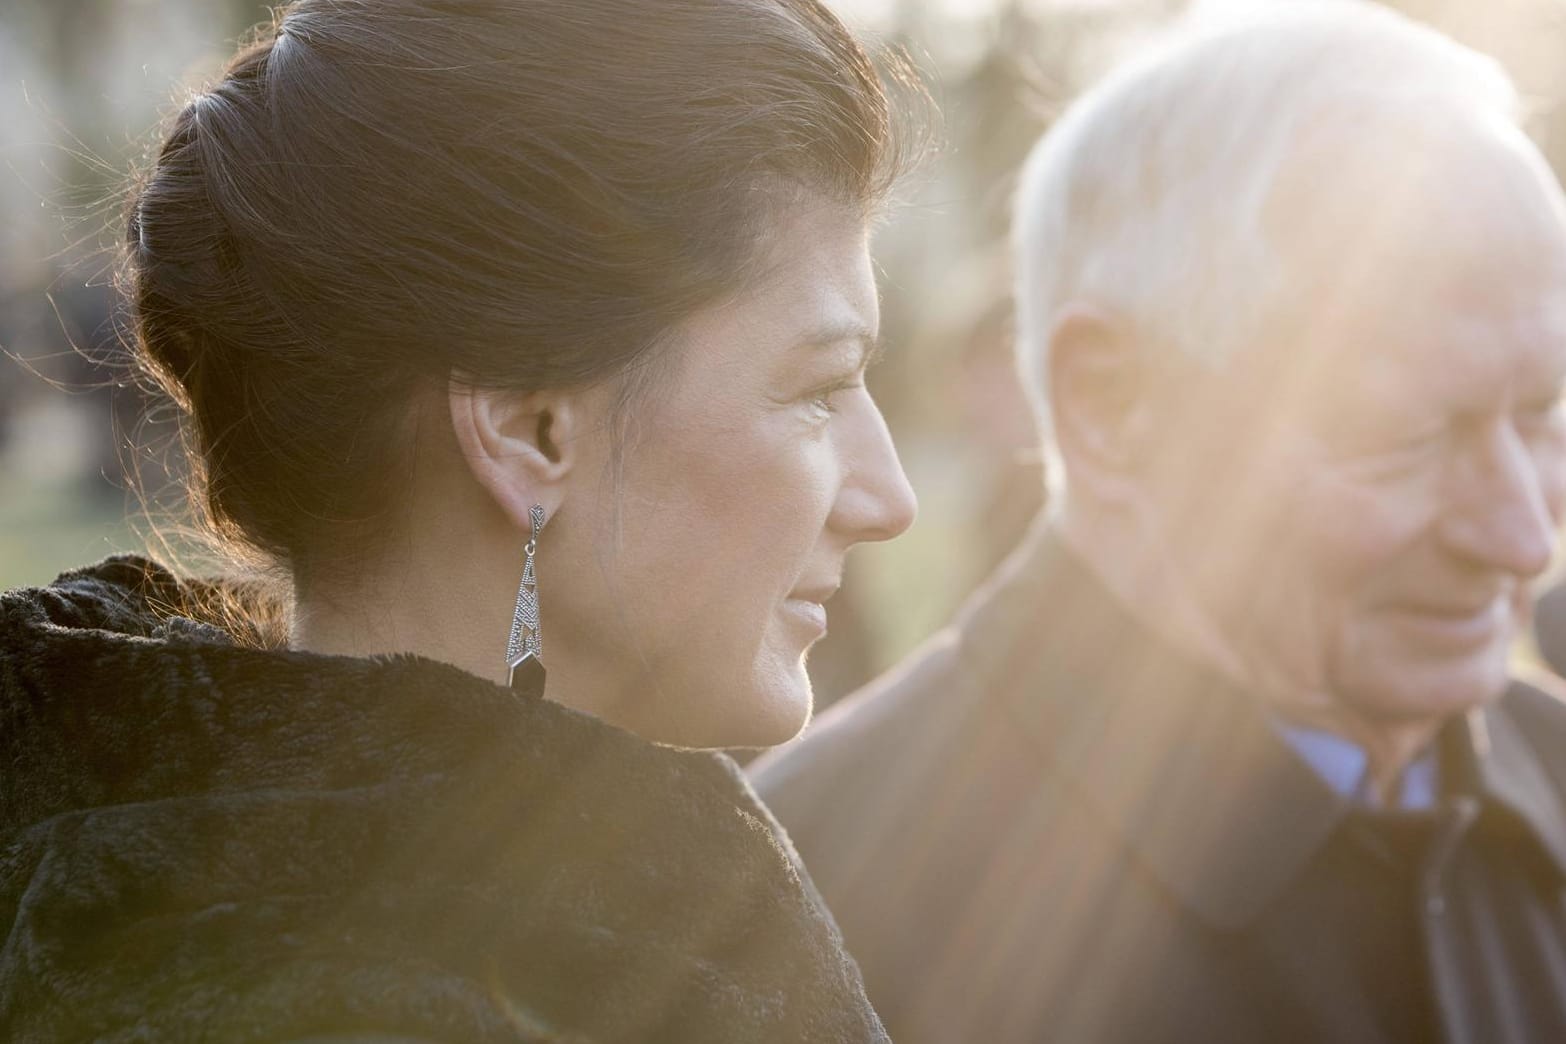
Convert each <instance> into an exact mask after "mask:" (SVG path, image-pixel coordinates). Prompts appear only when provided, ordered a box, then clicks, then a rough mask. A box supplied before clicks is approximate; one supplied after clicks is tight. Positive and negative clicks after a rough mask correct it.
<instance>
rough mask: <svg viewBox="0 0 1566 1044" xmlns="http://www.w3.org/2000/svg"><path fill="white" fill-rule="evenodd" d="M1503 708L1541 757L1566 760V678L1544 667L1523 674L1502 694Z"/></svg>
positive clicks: (1564, 761) (1560, 760)
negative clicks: (1549, 671)
mask: <svg viewBox="0 0 1566 1044" xmlns="http://www.w3.org/2000/svg"><path fill="white" fill-rule="evenodd" d="M1501 708H1502V710H1504V711H1505V712H1506V713H1507V714H1508V715H1510V716H1511V717H1512V718H1513V719H1514V720H1515V721H1516V722H1517V724H1518V725H1519V726H1521V728H1522V732H1523V735H1525V736H1526V737H1528V741H1529V745H1530V746H1532V747H1533V749H1534V751H1535V752H1536V753H1537V754H1538V755H1539V757H1540V758H1541V759H1542V760H1544V761H1546V762H1561V763H1566V681H1563V680H1562V679H1560V678H1557V677H1556V676H1555V675H1553V674H1549V673H1546V672H1544V671H1530V672H1526V673H1523V674H1520V675H1518V676H1516V677H1514V678H1513V679H1512V682H1511V685H1510V686H1508V688H1507V690H1506V694H1505V695H1504V696H1503V697H1502V698H1501Z"/></svg>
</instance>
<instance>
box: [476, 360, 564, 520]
mask: <svg viewBox="0 0 1566 1044" xmlns="http://www.w3.org/2000/svg"><path fill="white" fill-rule="evenodd" d="M447 396H448V399H449V402H450V405H451V427H452V431H453V433H454V434H455V435H456V439H457V446H458V448H459V449H460V450H461V452H462V456H463V459H464V460H465V461H466V462H467V466H468V470H469V471H470V472H471V473H472V475H473V477H474V478H475V479H476V480H477V481H478V484H479V485H480V486H482V487H483V488H484V489H485V490H486V491H487V492H488V493H489V495H490V497H491V499H493V500H494V502H495V504H496V506H498V507H499V508H500V509H501V511H503V512H505V514H506V515H507V517H508V518H510V519H511V522H512V524H513V525H515V526H516V527H517V528H518V529H520V530H523V531H526V530H527V529H528V528H529V527H530V525H531V523H530V521H529V518H528V511H529V509H531V508H532V506H533V505H534V504H538V505H540V506H542V507H543V509H544V514H545V515H546V517H549V518H553V517H554V515H555V512H556V510H558V509H559V507H560V504H561V502H562V500H563V499H564V492H565V479H566V477H567V476H568V475H569V474H570V473H571V471H572V469H573V468H574V467H575V466H576V454H577V450H576V446H577V439H578V436H579V435H580V434H581V431H580V427H581V422H582V408H581V403H579V402H578V396H577V395H575V394H573V393H572V392H570V391H566V390H555V391H539V392H518V391H504V390H496V389H492V388H483V387H475V386H474V385H473V384H471V383H470V382H468V381H466V380H464V379H463V378H462V377H461V376H460V375H457V374H453V375H452V377H451V378H450V380H449V382H448V387H447Z"/></svg>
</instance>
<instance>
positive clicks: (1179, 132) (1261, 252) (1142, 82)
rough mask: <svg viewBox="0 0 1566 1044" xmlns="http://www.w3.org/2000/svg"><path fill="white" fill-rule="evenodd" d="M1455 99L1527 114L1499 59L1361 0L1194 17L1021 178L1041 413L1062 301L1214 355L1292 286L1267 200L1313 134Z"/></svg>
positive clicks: (1022, 279) (1021, 329)
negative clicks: (1268, 227)
mask: <svg viewBox="0 0 1566 1044" xmlns="http://www.w3.org/2000/svg"><path fill="white" fill-rule="evenodd" d="M1457 111H1464V112H1467V113H1471V114H1475V115H1477V116H1479V117H1480V118H1481V119H1496V118H1499V119H1500V120H1502V121H1504V122H1505V123H1507V124H1509V125H1512V126H1515V125H1516V124H1517V123H1518V121H1519V118H1520V107H1519V104H1518V98H1517V92H1516V89H1515V88H1514V87H1513V85H1512V82H1511V80H1510V79H1509V78H1508V76H1507V75H1506V73H1505V72H1503V71H1502V69H1501V68H1500V66H1499V65H1498V64H1496V63H1495V62H1494V61H1492V60H1491V59H1489V58H1487V57H1485V56H1483V55H1481V54H1479V53H1477V52H1475V51H1472V50H1470V49H1468V48H1466V47H1463V46H1461V45H1459V44H1457V43H1455V42H1453V41H1452V40H1450V39H1448V38H1447V37H1445V36H1442V35H1441V34H1440V33H1438V32H1436V31H1434V30H1432V29H1429V28H1427V27H1424V26H1421V25H1418V24H1416V23H1414V22H1412V21H1410V20H1408V19H1406V18H1404V17H1403V16H1401V15H1398V14H1396V13H1394V12H1392V11H1389V10H1387V9H1385V8H1382V7H1377V6H1372V5H1371V4H1369V3H1362V2H1359V0H1315V2H1297V3H1273V4H1267V5H1254V6H1253V8H1252V11H1250V12H1248V14H1247V15H1246V16H1244V17H1242V18H1238V19H1237V18H1234V17H1228V18H1225V19H1224V20H1222V21H1218V22H1204V21H1202V20H1201V19H1197V20H1195V21H1194V22H1192V23H1191V24H1188V25H1187V26H1185V27H1183V28H1182V29H1180V30H1177V31H1176V32H1174V33H1173V34H1171V36H1169V37H1168V38H1166V39H1164V40H1163V41H1162V42H1161V43H1160V44H1158V45H1157V46H1155V47H1154V48H1153V49H1152V50H1151V51H1149V52H1148V53H1146V54H1144V55H1142V56H1141V57H1139V58H1138V59H1136V60H1133V61H1131V62H1129V63H1127V64H1126V65H1124V66H1122V67H1120V68H1119V69H1117V70H1116V71H1115V72H1113V73H1111V74H1110V75H1109V76H1108V77H1107V78H1106V79H1105V80H1104V81H1102V82H1101V83H1099V84H1098V85H1097V86H1095V87H1093V88H1092V89H1090V90H1089V91H1087V92H1086V93H1085V94H1084V95H1082V96H1081V97H1080V98H1079V99H1078V100H1077V101H1076V102H1075V103H1074V104H1073V105H1072V106H1071V107H1070V108H1069V109H1068V110H1067V111H1066V113H1065V114H1064V115H1063V116H1062V117H1061V118H1060V120H1059V121H1058V122H1056V124H1055V125H1054V127H1053V128H1052V129H1051V130H1050V131H1049V133H1048V134H1046V135H1045V136H1044V137H1043V138H1042V139H1041V140H1040V141H1039V143H1038V144H1037V145H1036V146H1035V147H1034V149H1033V151H1032V153H1031V154H1030V155H1029V157H1028V160H1027V163H1026V165H1025V166H1024V167H1023V170H1022V175H1021V180H1020V184H1019V185H1018V190H1017V203H1016V213H1015V220H1014V223H1013V236H1014V249H1015V256H1016V278H1017V282H1016V305H1017V353H1018V364H1019V369H1020V372H1021V375H1022V379H1023V386H1024V389H1025V390H1026V392H1027V394H1028V397H1029V399H1030V400H1031V402H1032V403H1033V406H1034V409H1035V411H1036V413H1037V415H1038V418H1039V421H1040V426H1041V428H1042V429H1043V430H1044V431H1045V432H1046V433H1048V431H1049V430H1050V428H1049V420H1048V388H1047V386H1046V385H1047V375H1048V372H1049V367H1048V360H1047V358H1046V355H1047V352H1048V350H1049V342H1050V336H1051V332H1052V330H1053V328H1054V326H1055V324H1056V321H1057V319H1058V318H1059V316H1060V314H1061V311H1062V309H1063V308H1064V307H1065V306H1067V305H1068V304H1071V303H1074V302H1075V303H1083V304H1088V305H1091V306H1094V307H1096V308H1099V309H1102V310H1105V311H1108V312H1109V313H1111V314H1113V315H1114V316H1116V317H1117V318H1118V319H1120V320H1121V321H1124V322H1126V323H1128V324H1129V325H1130V326H1131V328H1133V329H1135V330H1138V331H1141V332H1143V333H1144V334H1148V335H1151V336H1155V337H1156V338H1157V339H1158V341H1159V343H1160V344H1162V345H1167V346H1168V347H1169V348H1170V350H1174V351H1179V352H1183V353H1184V354H1185V355H1187V356H1188V357H1190V358H1192V359H1195V360H1197V361H1200V362H1203V363H1206V364H1208V365H1211V366H1214V367H1217V366H1220V365H1222V363H1223V361H1224V360H1225V359H1226V358H1228V357H1229V355H1230V354H1231V353H1232V352H1233V351H1234V350H1235V349H1236V347H1237V346H1239V345H1242V344H1244V343H1246V342H1247V340H1252V341H1254V340H1256V339H1258V336H1257V335H1258V334H1259V333H1260V329H1259V324H1261V323H1263V322H1265V320H1266V317H1267V314H1268V311H1269V309H1270V308H1271V307H1272V306H1273V305H1275V304H1277V303H1279V302H1280V298H1279V297H1278V295H1279V294H1280V293H1281V292H1282V291H1283V290H1284V289H1285V286H1284V284H1285V282H1286V280H1285V278H1284V276H1285V272H1284V271H1283V269H1284V266H1283V264H1282V261H1281V259H1280V258H1279V257H1278V256H1277V252H1276V251H1275V250H1274V249H1273V244H1269V243H1268V242H1267V241H1266V236H1265V234H1264V229H1263V216H1264V215H1263V211H1264V208H1265V206H1266V204H1267V201H1268V199H1269V197H1270V195H1271V193H1272V191H1273V188H1274V186H1275V184H1276V182H1277V179H1278V175H1279V172H1280V170H1281V169H1283V168H1284V167H1285V164H1286V162H1287V160H1288V158H1289V156H1290V153H1291V151H1292V149H1293V147H1294V146H1295V145H1296V144H1297V143H1298V140H1299V138H1300V137H1301V135H1302V134H1304V133H1306V132H1308V131H1309V130H1311V129H1313V128H1316V127H1321V126H1328V127H1330V126H1349V127H1356V126H1358V125H1359V124H1360V121H1361V120H1362V119H1363V120H1364V124H1363V125H1364V126H1365V127H1366V133H1367V134H1371V135H1375V134H1383V133H1384V128H1385V127H1386V126H1387V122H1386V121H1385V120H1380V121H1378V120H1376V119H1374V117H1375V116H1376V115H1381V116H1386V115H1389V114H1390V115H1392V116H1394V117H1395V119H1396V120H1397V121H1399V123H1401V122H1403V121H1407V122H1411V123H1414V124H1423V125H1425V126H1427V127H1435V128H1439V127H1440V126H1441V125H1442V123H1443V122H1449V121H1451V120H1452V118H1453V116H1454V114H1455V112H1457ZM1377 128H1381V129H1379V130H1378V129H1377ZM1326 176H1327V177H1330V170H1329V171H1328V172H1327V173H1326ZM1323 191H1324V192H1329V193H1330V192H1331V191H1332V188H1331V187H1330V185H1329V186H1326V187H1324V188H1323ZM1046 441H1048V440H1046ZM1051 472H1052V474H1053V475H1054V477H1056V478H1059V469H1058V468H1053V469H1051Z"/></svg>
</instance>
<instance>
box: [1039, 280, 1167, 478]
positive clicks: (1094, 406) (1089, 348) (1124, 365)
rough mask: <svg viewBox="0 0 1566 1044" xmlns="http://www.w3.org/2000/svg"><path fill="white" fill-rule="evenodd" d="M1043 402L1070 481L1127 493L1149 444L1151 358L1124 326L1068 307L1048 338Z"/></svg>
mask: <svg viewBox="0 0 1566 1044" xmlns="http://www.w3.org/2000/svg"><path fill="white" fill-rule="evenodd" d="M1048 358H1049V375H1048V376H1049V408H1050V420H1051V423H1052V426H1053V428H1054V438H1055V444H1056V447H1057V448H1058V450H1059V452H1060V455H1061V458H1062V461H1063V462H1064V464H1065V465H1066V470H1067V473H1068V474H1069V475H1070V476H1071V482H1072V485H1074V486H1077V487H1079V488H1083V489H1085V490H1087V491H1088V492H1091V493H1092V494H1093V495H1094V496H1095V497H1097V498H1098V499H1099V500H1101V501H1103V502H1105V503H1112V502H1120V501H1124V500H1125V499H1126V497H1127V496H1128V495H1129V494H1130V493H1131V492H1132V490H1133V488H1134V486H1135V484H1136V480H1137V479H1138V477H1139V473H1140V472H1141V470H1142V468H1143V466H1144V465H1145V464H1146V462H1147V461H1146V455H1147V453H1148V450H1149V448H1150V439H1149V436H1150V434H1151V433H1152V428H1153V418H1152V415H1151V410H1150V402H1149V389H1150V384H1151V375H1150V373H1149V369H1150V367H1149V359H1148V356H1147V353H1146V350H1145V346H1143V345H1142V344H1141V343H1140V342H1139V341H1138V340H1137V338H1136V337H1135V336H1134V335H1133V333H1132V331H1131V330H1130V329H1129V327H1128V326H1127V325H1126V324H1125V323H1123V322H1121V321H1120V320H1118V319H1115V318H1114V317H1112V316H1109V315H1106V314H1105V313H1103V312H1100V311H1098V310H1095V309H1091V308H1087V307H1083V306H1070V307H1068V308H1067V309H1066V310H1065V311H1064V312H1063V313H1062V314H1061V317H1060V318H1059V320H1057V322H1056V323H1055V327H1054V330H1053V332H1052V333H1051V336H1050V345H1049V356H1048Z"/></svg>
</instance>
